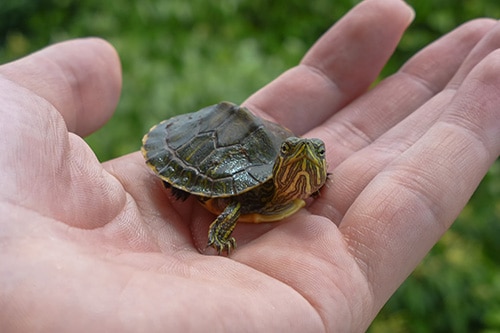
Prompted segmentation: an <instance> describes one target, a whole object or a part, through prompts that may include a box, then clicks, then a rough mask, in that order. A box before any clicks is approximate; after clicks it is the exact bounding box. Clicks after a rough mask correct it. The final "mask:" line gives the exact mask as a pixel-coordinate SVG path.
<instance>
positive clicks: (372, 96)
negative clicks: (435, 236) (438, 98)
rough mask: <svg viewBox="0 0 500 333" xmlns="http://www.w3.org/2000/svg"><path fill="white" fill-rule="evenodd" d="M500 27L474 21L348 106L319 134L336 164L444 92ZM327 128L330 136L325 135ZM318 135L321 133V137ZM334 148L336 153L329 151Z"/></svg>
mask: <svg viewBox="0 0 500 333" xmlns="http://www.w3.org/2000/svg"><path fill="white" fill-rule="evenodd" d="M494 24H495V21H494V20H477V21H472V22H470V23H468V24H466V25H464V26H461V27H459V28H458V29H456V30H455V31H453V32H451V33H450V34H448V35H446V36H444V37H443V38H441V39H439V40H438V41H436V42H435V43H433V44H431V45H430V46H428V47H426V48H425V49H423V50H422V51H421V52H419V53H418V54H417V55H416V56H414V57H413V58H412V59H410V60H409V61H408V63H407V64H405V66H404V67H403V68H402V69H401V70H400V71H399V72H398V73H396V74H395V75H393V76H391V77H389V78H387V79H385V80H384V81H382V82H381V83H380V84H379V85H378V86H377V87H375V88H374V89H372V90H371V91H369V92H368V93H366V94H364V95H363V96H362V97H360V98H358V99H357V100H356V101H354V102H353V103H351V104H350V105H348V106H347V107H345V108H344V109H343V110H342V111H341V112H339V113H337V114H336V115H335V116H333V117H332V118H330V119H329V120H328V121H327V122H325V124H324V127H323V128H318V129H317V130H316V131H315V132H314V135H317V136H320V137H321V138H323V139H324V141H325V142H327V143H328V142H332V143H335V144H334V145H329V151H328V153H329V154H330V155H331V156H335V161H334V162H333V163H334V164H338V163H340V162H342V161H343V160H344V159H345V158H346V157H348V156H350V155H351V154H352V153H354V152H356V151H358V150H360V149H362V148H364V147H366V146H367V145H369V144H371V143H372V142H373V141H375V140H376V139H377V138H378V137H379V136H380V135H382V134H383V133H385V132H386V131H387V130H389V129H390V128H392V127H393V126H395V125H396V124H398V123H399V122H400V121H401V120H403V119H404V118H406V117H407V116H408V115H409V114H411V113H412V112H414V111H415V110H417V109H418V108H419V107H420V106H421V105H423V104H424V103H425V102H427V101H428V100H429V99H430V98H431V97H432V96H434V95H435V94H437V93H439V92H440V91H441V90H443V89H444V88H445V87H446V85H447V84H448V83H449V81H450V80H451V79H452V77H453V76H454V75H455V73H456V72H457V70H458V69H459V68H460V65H461V64H462V62H463V61H464V59H465V58H466V57H467V56H468V54H469V53H470V51H471V50H472V49H473V48H474V46H475V45H476V44H477V43H478V41H479V40H481V38H482V37H484V35H485V34H486V33H487V32H488V31H489V30H490V29H491V28H492V26H493V25H494ZM324 129H326V131H327V132H326V133H327V135H326V136H324V135H321V132H320V131H322V130H324ZM317 133H319V134H317ZM330 150H333V151H330Z"/></svg>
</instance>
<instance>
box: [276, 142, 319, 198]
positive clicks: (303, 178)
mask: <svg viewBox="0 0 500 333" xmlns="http://www.w3.org/2000/svg"><path fill="white" fill-rule="evenodd" d="M326 178H327V172H326V159H325V144H324V143H323V141H321V140H319V139H301V138H297V137H290V138H287V139H285V141H283V143H282V144H281V148H280V152H279V154H278V157H277V158H276V162H275V163H274V168H273V180H274V185H275V191H276V192H275V198H276V199H278V200H279V201H283V202H286V201H291V200H294V199H305V198H308V197H310V196H311V195H312V194H314V193H316V192H317V191H318V190H319V189H320V188H321V187H322V186H323V185H324V184H325V181H326Z"/></svg>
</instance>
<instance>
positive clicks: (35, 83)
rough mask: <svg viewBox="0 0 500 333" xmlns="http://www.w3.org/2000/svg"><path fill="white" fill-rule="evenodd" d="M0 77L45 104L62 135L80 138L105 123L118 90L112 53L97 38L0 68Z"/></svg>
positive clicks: (70, 43)
mask: <svg viewBox="0 0 500 333" xmlns="http://www.w3.org/2000/svg"><path fill="white" fill-rule="evenodd" d="M0 75H2V76H4V77H6V78H8V79H9V80H11V81H13V82H15V83H17V84H19V85H21V86H23V87H25V88H27V89H29V90H31V91H33V92H34V93H35V94H37V95H39V96H41V97H42V98H44V99H46V100H47V101H48V102H50V103H51V104H52V105H53V106H54V107H55V108H56V109H57V110H58V111H59V112H60V113H61V115H62V116H63V118H64V120H65V122H66V126H67V127H68V130H69V131H71V132H74V133H76V134H78V135H81V136H85V135H88V134H90V133H91V132H93V131H95V130H97V129H98V128H99V127H100V126H102V125H103V124H104V123H105V122H106V121H107V120H108V118H109V117H110V116H111V115H112V113H113V111H114V109H115V107H116V105H117V103H118V99H119V96H120V90H121V69H120V62H119V59H118V56H117V54H116V51H115V50H114V49H113V47H112V46H111V45H110V44H108V43H107V42H105V41H103V40H101V39H97V38H89V39H78V40H72V41H68V42H63V43H59V44H55V45H52V46H50V47H47V48H45V49H43V50H41V51H39V52H36V53H34V54H31V55H29V56H27V57H25V58H22V59H19V60H17V61H14V62H12V63H8V64H5V65H2V66H0Z"/></svg>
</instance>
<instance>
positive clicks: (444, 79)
mask: <svg viewBox="0 0 500 333" xmlns="http://www.w3.org/2000/svg"><path fill="white" fill-rule="evenodd" d="M411 15H412V14H411V11H410V10H409V9H408V8H407V7H406V6H405V5H404V4H403V2H401V1H395V0H394V1H387V0H367V1H364V2H362V3H361V4H360V5H359V6H358V7H356V8H354V9H353V10H352V11H351V12H350V13H349V14H348V15H346V17H344V19H343V20H341V21H339V22H338V23H337V24H336V25H335V26H334V27H333V28H332V29H331V30H330V31H329V32H328V33H327V34H325V36H323V37H322V38H321V39H320V41H319V42H318V43H317V44H316V45H315V46H314V47H313V48H312V49H311V51H310V52H309V53H308V54H307V55H306V56H305V58H304V60H303V62H302V64H301V65H300V66H298V67H296V68H293V69H291V70H290V71H288V72H286V73H285V74H283V75H282V76H281V77H279V78H278V79H277V80H275V81H274V82H273V83H271V84H270V85H269V86H267V87H265V88H263V89H262V90H261V91H259V92H257V93H256V94H255V95H253V96H252V97H250V98H249V99H248V101H247V102H246V103H245V105H246V106H247V107H249V108H250V109H251V110H253V111H254V112H256V113H258V114H260V115H261V116H265V117H267V118H272V119H274V120H275V121H277V122H279V123H281V124H283V125H285V126H287V127H289V128H290V129H292V130H293V131H294V132H295V133H296V134H299V135H304V136H307V137H319V138H321V139H322V140H324V141H325V143H326V146H327V158H328V160H329V165H330V167H329V172H330V173H332V175H331V181H330V182H329V183H328V184H327V186H326V187H325V189H324V191H322V195H321V196H320V197H319V198H317V199H316V200H315V201H314V202H313V203H312V205H311V206H309V207H308V208H307V209H303V210H301V211H300V212H299V213H297V214H296V215H294V216H292V217H290V218H288V219H287V220H286V221H283V222H278V223H270V224H262V225H246V224H239V225H238V226H237V227H236V230H235V232H234V236H235V237H236V239H237V240H238V249H237V250H236V251H234V252H233V253H232V254H231V256H230V257H229V258H225V257H218V256H209V255H204V254H200V253H199V251H198V249H199V248H203V247H204V246H205V244H206V237H207V229H208V225H209V224H210V222H211V221H212V220H213V219H214V217H213V216H212V215H210V214H208V213H207V212H206V211H205V210H204V209H203V208H202V207H201V206H200V205H198V204H197V203H196V200H193V198H191V199H189V200H188V201H186V202H178V201H174V200H171V196H170V194H169V192H168V191H166V190H165V189H163V187H162V185H161V182H160V181H159V179H158V178H157V177H155V176H154V175H153V174H152V173H151V172H150V171H149V169H148V168H147V167H146V165H145V163H144V160H143V158H142V157H141V156H140V153H138V152H136V153H133V154H130V155H127V156H123V157H121V158H118V159H115V160H112V161H109V162H106V163H103V164H100V163H99V162H98V161H97V159H96V158H95V156H94V155H93V153H92V152H91V151H90V149H89V147H88V146H87V145H86V144H85V142H84V141H83V140H81V138H80V137H79V136H78V135H81V136H83V135H86V134H89V133H91V132H92V131H95V130H96V129H97V128H98V127H99V126H101V125H102V124H103V123H104V122H105V121H106V120H107V119H108V117H109V116H111V114H112V112H113V110H114V108H115V106H116V103H117V101H118V97H119V90H120V85H121V83H120V81H121V77H120V71H119V63H118V58H117V56H116V54H115V52H114V51H113V50H112V48H110V46H109V45H108V44H106V43H104V42H102V41H100V40H95V39H90V40H77V41H72V42H67V43H62V44H58V45H55V46H53V47H50V48H48V49H45V50H43V51H41V52H39V53H37V54H34V55H31V56H29V57H26V58H24V59H21V60H19V61H17V62H14V63H11V64H6V65H4V66H2V67H0V74H1V75H2V76H1V77H0V85H1V89H0V100H1V101H2V103H1V105H2V109H0V117H1V121H0V126H1V130H0V133H1V134H0V135H1V136H0V138H1V140H2V144H3V147H4V149H3V154H2V155H1V156H0V164H1V169H2V174H1V175H0V177H2V181H1V184H2V191H1V204H0V212H1V216H2V218H1V220H0V223H1V226H0V261H1V263H2V265H1V266H0V267H1V268H0V269H1V270H2V272H1V274H0V285H1V288H0V304H1V306H0V323H1V324H0V328H1V330H2V331H9V332H10V331H33V330H35V329H37V330H42V331H62V330H68V328H70V329H71V331H74V332H77V331H91V330H99V331H104V330H108V331H145V332H154V331H165V330H166V331H188V330H193V331H206V330H211V331H224V330H225V331H234V330H240V329H241V330H248V331H264V330H267V331H284V330H287V331H289V332H292V331H300V332H304V331H305V332H313V331H325V330H326V331H338V332H342V331H346V332H354V331H363V330H365V329H366V328H367V327H368V325H369V324H370V322H371V321H372V320H373V318H374V316H375V315H376V313H377V312H378V311H379V309H380V308H381V306H382V305H383V304H384V303H385V302H386V300H387V299H388V298H389V297H390V295H391V294H392V293H393V292H394V290H395V289H396V288H397V287H398V286H399V285H400V283H401V282H402V281H403V280H404V279H405V278H406V277H407V275H408V274H409V273H410V272H411V271H412V270H413V269H414V267H415V266H416V265H417V263H418V262H419V261H420V260H421V259H422V257H423V256H424V255H425V254H426V253H427V251H428V250H429V249H430V248H431V247H432V245H433V244H434V243H435V242H436V241H437V240H438V239H439V237H440V236H441V235H442V233H443V232H445V231H446V229H447V228H448V227H449V226H450V225H451V223H452V222H453V220H454V219H455V217H456V216H457V215H458V213H459V212H460V210H461V209H462V208H463V206H464V205H465V203H466V202H467V200H468V198H469V197H470V195H471V194H472V192H473V191H474V189H475V187H476V186H477V184H478V183H479V181H480V180H481V178H482V177H483V176H484V174H485V173H486V170H487V169H488V167H489V165H491V163H492V162H493V161H494V160H495V159H496V158H497V157H498V155H499V153H500V137H499V135H498V133H499V129H500V120H499V119H500V115H499V113H500V110H499V109H498V107H497V106H498V105H499V102H500V101H499V100H500V94H499V90H500V77H499V75H498V74H497V73H498V71H499V70H500V53H499V52H498V51H494V50H495V49H497V48H498V40H500V39H499V34H500V26H498V25H497V24H495V21H494V20H476V21H472V22H470V23H468V24H466V25H464V26H461V27H459V28H457V29H456V30H455V31H454V32H452V33H450V34H448V35H447V36H445V37H444V38H442V39H440V40H439V41H437V42H436V43H434V44H432V45H430V46H428V47H427V48H425V49H424V50H423V51H422V52H420V53H419V54H418V55H416V56H415V57H414V58H413V59H411V60H410V61H409V62H408V63H407V64H406V65H405V66H403V68H401V70H400V71H399V72H398V73H397V74H395V75H394V76H392V77H389V78H387V79H385V80H384V81H382V82H381V83H380V84H378V85H377V86H376V87H375V88H373V89H372V90H369V91H368V92H367V89H368V87H369V86H370V84H371V83H372V82H373V81H374V80H375V78H376V77H377V75H378V73H379V71H380V69H381V68H382V66H383V65H384V64H385V62H386V61H387V59H388V58H389V56H390V55H391V53H392V52H393V50H394V48H395V46H396V44H397V43H398V41H399V38H400V36H401V34H402V33H403V31H404V29H405V28H406V27H407V25H408V24H409V22H410V19H411ZM138 140H140V138H138Z"/></svg>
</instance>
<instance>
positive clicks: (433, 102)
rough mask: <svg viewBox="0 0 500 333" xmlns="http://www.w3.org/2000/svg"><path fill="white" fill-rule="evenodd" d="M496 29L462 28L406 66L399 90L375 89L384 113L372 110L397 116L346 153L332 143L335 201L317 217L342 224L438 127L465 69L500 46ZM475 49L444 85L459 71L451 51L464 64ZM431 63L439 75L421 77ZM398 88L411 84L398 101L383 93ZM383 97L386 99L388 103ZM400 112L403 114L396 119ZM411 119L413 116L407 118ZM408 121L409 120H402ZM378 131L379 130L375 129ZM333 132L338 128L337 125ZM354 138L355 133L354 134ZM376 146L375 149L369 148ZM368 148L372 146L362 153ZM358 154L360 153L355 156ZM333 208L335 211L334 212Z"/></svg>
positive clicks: (483, 25)
mask: <svg viewBox="0 0 500 333" xmlns="http://www.w3.org/2000/svg"><path fill="white" fill-rule="evenodd" d="M492 24H494V21H490V20H488V21H485V20H478V21H475V22H471V23H470V24H467V25H465V26H463V27H462V28H460V29H458V30H457V31H455V32H453V33H452V34H450V35H449V36H448V37H446V38H444V39H443V40H441V41H440V42H438V43H436V44H434V45H433V46H432V47H430V49H429V50H425V51H423V52H422V53H421V54H419V55H418V56H417V57H415V58H414V59H412V60H411V61H410V62H409V63H408V64H407V65H405V66H404V67H403V69H402V70H401V71H402V73H400V74H397V75H395V76H394V78H391V79H392V80H394V81H395V82H394V83H395V84H396V85H395V86H393V82H391V79H389V82H388V83H387V82H384V83H382V85H381V86H380V87H377V88H375V89H374V91H373V92H371V93H370V94H373V95H375V98H378V103H383V105H384V107H381V106H378V105H377V104H376V103H373V104H374V105H373V107H375V108H376V109H377V110H379V109H387V110H390V108H395V109H396V111H395V112H392V113H391V112H390V111H388V112H387V115H386V116H385V117H384V118H382V119H383V121H377V118H374V119H370V124H373V128H372V127H368V125H367V126H366V131H367V132H369V135H371V137H369V138H367V137H368V135H366V137H365V138H364V139H361V138H359V139H358V140H355V139H354V138H352V137H351V138H348V139H347V140H348V141H349V142H348V143H347V144H346V145H345V146H344V147H339V146H340V145H341V144H342V143H343V142H346V141H347V140H346V139H340V137H339V138H334V139H329V140H331V141H332V142H337V143H338V144H337V146H336V148H334V151H335V152H334V153H333V156H335V158H336V159H337V161H334V162H333V164H335V163H340V164H339V165H338V167H336V168H335V171H334V172H333V174H332V176H331V179H332V182H331V184H329V193H331V194H332V195H331V196H323V197H322V198H320V200H319V201H318V205H315V206H317V207H318V208H317V209H320V208H321V211H318V210H315V211H314V212H315V213H317V214H326V215H327V216H329V217H331V218H334V220H335V221H336V222H339V221H340V219H339V218H340V217H341V216H343V214H345V212H346V211H347V209H349V207H350V205H351V204H352V202H353V201H354V200H355V198H356V197H357V196H358V195H359V194H360V193H361V191H362V190H363V189H364V188H365V187H366V186H367V184H368V183H369V182H370V181H371V180H372V179H373V178H374V177H375V176H376V175H377V174H378V172H380V171H381V170H382V169H383V168H384V167H385V166H386V165H387V164H389V163H390V162H391V161H393V160H394V159H396V158H397V157H398V156H399V155H401V154H402V153H403V152H404V151H405V150H406V149H408V148H409V147H410V146H411V145H412V144H413V143H414V142H416V141H417V140H418V139H419V138H420V137H421V136H422V135H423V134H424V133H425V132H426V131H427V130H428V129H429V128H430V127H431V126H432V125H433V124H434V123H435V122H436V120H437V119H438V117H439V116H440V115H441V113H442V112H443V111H444V110H445V108H446V106H447V105H448V103H449V102H450V100H451V99H452V98H453V96H454V95H455V91H456V90H455V89H456V87H457V86H458V85H459V84H460V83H461V81H463V75H464V73H465V71H464V67H465V68H468V70H469V71H470V67H471V64H472V63H473V61H475V62H476V64H477V62H479V61H480V60H481V59H482V58H484V56H485V55H486V54H487V53H489V52H490V51H491V50H492V49H494V47H495V45H496V44H497V43H498V42H496V40H497V39H498V36H499V34H500V29H497V28H495V29H490V30H489V27H490V26H491V25H492ZM497 26H498V25H497ZM488 30H489V32H488V34H487V35H486V37H484V38H483V39H481V41H480V42H479V43H476V42H477V40H478V39H479V38H480V37H481V36H483V34H484V33H485V31H488ZM493 36H496V38H493ZM484 40H489V41H491V43H484ZM475 44H477V45H476V46H475V47H474V49H473V51H471V52H470V54H471V55H470V56H467V61H466V62H465V63H463V65H462V66H460V67H459V69H458V72H456V74H455V76H454V77H453V78H452V79H451V81H450V83H448V84H447V85H446V79H449V78H450V77H451V76H452V74H453V71H454V70H455V69H456V67H457V66H458V64H457V61H456V60H453V58H449V59H448V58H447V56H446V54H447V53H448V51H449V50H450V49H452V48H453V49H454V50H456V51H457V52H456V53H454V54H455V55H459V56H460V55H462V56H460V58H464V57H465V53H466V51H468V50H470V48H471V47H472V46H473V45H475ZM460 49H463V51H459V50H460ZM441 54H444V55H443V56H444V58H443V57H441ZM428 58H431V59H441V58H443V59H442V63H440V62H438V63H436V64H434V65H432V67H434V66H436V69H433V70H425V71H423V70H422V66H427V64H428V62H427V61H426V59H428ZM451 64H453V66H452V67H450V68H448V69H447V68H446V66H447V65H449V66H450V65H451ZM419 68H420V70H419ZM437 68H441V69H442V70H443V72H441V70H437ZM405 80H407V81H405ZM408 80H411V81H412V82H413V83H414V84H413V87H414V89H413V91H412V90H410V89H409V87H410V85H409V82H408ZM459 81H460V82H459ZM398 82H399V83H400V85H401V86H403V87H404V82H407V83H408V84H406V87H407V89H402V92H401V93H402V94H403V97H398V96H394V95H395V93H394V92H393V93H391V92H390V91H387V92H385V89H389V88H393V89H394V91H396V93H399V92H400V90H397V84H398ZM445 85H446V89H445V90H443V91H441V92H440V93H439V94H437V95H436V96H434V97H432V98H431V99H430V100H429V101H427V102H426V103H425V104H424V105H423V106H421V107H420V108H419V109H418V110H417V111H415V112H412V110H413V108H418V105H419V104H420V103H422V102H423V101H425V100H426V99H427V98H430V97H431V96H430V95H431V94H432V93H433V91H435V90H439V89H443V88H445V87H444V86H445ZM429 87H433V88H429ZM405 90H407V91H408V93H409V94H410V95H407V94H406V93H405V92H404V91H405ZM378 93H380V94H382V97H377V96H376V95H377V94H378ZM383 96H386V97H385V98H384V97H383ZM416 96H420V98H419V99H416ZM412 98H413V100H412ZM398 101H399V102H398ZM355 103H356V102H355ZM385 103H387V105H385ZM391 104H392V106H391ZM360 107H361V106H360ZM365 107H366V108H370V105H368V104H367V105H366V106H365ZM400 111H401V114H399V113H398V112H400ZM370 113H372V112H370ZM408 113H411V114H410V115H408V116H406V115H407V114H408ZM391 115H392V118H391ZM350 116H352V115H350V114H348V115H346V117H350ZM379 116H380V115H379ZM405 116H406V118H405V119H403V120H401V119H399V118H400V117H405ZM398 121H399V122H398ZM396 122H397V124H396V125H394V126H393V127H392V128H389V129H387V132H385V133H378V131H381V130H386V128H385V127H386V126H387V127H388V126H391V125H392V123H396ZM377 125H378V127H379V128H376V126H377ZM333 126H337V125H336V124H333ZM351 133H355V132H354V131H351ZM358 133H361V131H358ZM379 135H380V136H379ZM372 141H373V143H371V142H372ZM328 142H329V141H328ZM339 143H340V144H339ZM366 144H369V145H368V146H366V147H365V148H364V149H362V147H363V146H364V145H366ZM357 149H360V150H359V151H357V153H355V154H353V152H354V151H355V150H357ZM347 156H348V157H347ZM344 157H345V159H344ZM336 193H342V195H336ZM323 204H324V205H323ZM325 207H330V209H327V210H325ZM331 207H335V209H333V208H331ZM332 212H335V214H332Z"/></svg>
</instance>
